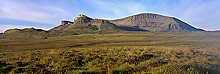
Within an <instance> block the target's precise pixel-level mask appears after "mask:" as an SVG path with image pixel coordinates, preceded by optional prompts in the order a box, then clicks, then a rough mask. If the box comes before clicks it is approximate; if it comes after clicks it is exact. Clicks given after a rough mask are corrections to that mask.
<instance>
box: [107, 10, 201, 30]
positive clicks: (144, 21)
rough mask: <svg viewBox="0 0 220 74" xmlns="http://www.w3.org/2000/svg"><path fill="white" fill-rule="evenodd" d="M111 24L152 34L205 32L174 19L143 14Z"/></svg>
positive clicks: (117, 20)
mask: <svg viewBox="0 0 220 74" xmlns="http://www.w3.org/2000/svg"><path fill="white" fill-rule="evenodd" d="M110 22H112V23H114V24H117V25H118V26H122V27H134V28H140V29H144V30H149V31H152V32H158V31H159V32H161V31H162V32H168V31H180V32H182V31H203V30H201V29H196V28H195V27H192V26H190V25H189V24H187V23H185V22H183V21H181V20H178V19H176V18H174V17H168V16H162V15H158V14H152V13H142V14H137V15H133V16H129V17H126V18H122V19H116V20H111V21H110Z"/></svg>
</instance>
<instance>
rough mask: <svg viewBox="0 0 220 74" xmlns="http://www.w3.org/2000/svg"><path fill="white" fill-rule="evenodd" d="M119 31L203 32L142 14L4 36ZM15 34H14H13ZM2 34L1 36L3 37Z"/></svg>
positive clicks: (82, 17) (80, 19) (81, 18)
mask: <svg viewBox="0 0 220 74" xmlns="http://www.w3.org/2000/svg"><path fill="white" fill-rule="evenodd" d="M121 31H150V32H192V31H205V30H202V29H197V28H195V27H193V26H191V25H189V24H187V23H185V22H183V21H181V20H179V19H177V18H174V17H168V16H163V15H159V14H152V13H142V14H137V15H133V16H129V17H126V18H121V19H116V20H103V19H93V18H90V17H88V16H86V15H83V14H80V15H78V16H77V17H76V18H75V19H74V21H62V22H61V24H60V25H59V26H57V27H54V28H52V29H50V30H49V31H45V30H41V29H34V28H26V29H9V30H6V31H5V32H4V34H6V35H10V34H13V35H18V34H22V33H24V34H43V35H45V34H53V35H57V34H83V33H107V32H109V33H112V32H121ZM15 33H16V34H15ZM4 34H2V35H4Z"/></svg>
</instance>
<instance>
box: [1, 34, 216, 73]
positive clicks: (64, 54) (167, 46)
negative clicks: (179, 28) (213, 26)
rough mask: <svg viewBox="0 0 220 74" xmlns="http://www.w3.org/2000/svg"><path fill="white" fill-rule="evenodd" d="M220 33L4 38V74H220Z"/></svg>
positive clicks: (2, 46) (2, 50)
mask: <svg viewBox="0 0 220 74" xmlns="http://www.w3.org/2000/svg"><path fill="white" fill-rule="evenodd" d="M219 39H220V33H199V32H197V33H151V32H129V33H128V32H124V33H115V34H81V35H66V36H56V37H48V38H47V39H0V59H1V60H0V64H1V65H0V72H2V73H72V72H74V73H219V72H218V71H220V41H219Z"/></svg>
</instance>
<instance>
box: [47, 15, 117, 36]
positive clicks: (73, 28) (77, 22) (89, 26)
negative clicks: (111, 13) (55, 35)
mask: <svg viewBox="0 0 220 74" xmlns="http://www.w3.org/2000/svg"><path fill="white" fill-rule="evenodd" d="M116 30H120V29H119V28H118V27H117V26H116V25H115V24H113V23H111V22H109V21H108V20H102V19H92V18H90V17H88V16H86V15H83V14H80V15H78V17H76V18H75V19H74V22H71V21H62V22H61V25H60V26H58V27H55V28H53V29H51V30H50V31H57V32H61V33H95V32H103V31H116Z"/></svg>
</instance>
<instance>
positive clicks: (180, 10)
mask: <svg viewBox="0 0 220 74" xmlns="http://www.w3.org/2000/svg"><path fill="white" fill-rule="evenodd" d="M0 5H1V6H0V32H4V31H5V30H6V29H9V28H25V27H35V28H42V29H50V28H53V27H55V26H58V25H59V24H60V21H62V20H73V19H74V18H75V17H76V16H77V15H78V14H85V15H88V16H90V17H92V18H101V19H118V18H123V17H127V16H131V15H134V14H138V13H157V14H162V15H166V16H172V17H176V18H179V19H181V20H183V21H185V22H187V23H189V24H191V25H192V26H194V27H197V28H202V29H205V30H220V22H219V19H220V0H120V1H119V0H1V2H0Z"/></svg>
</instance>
